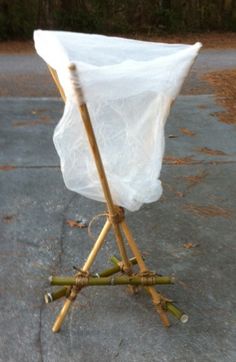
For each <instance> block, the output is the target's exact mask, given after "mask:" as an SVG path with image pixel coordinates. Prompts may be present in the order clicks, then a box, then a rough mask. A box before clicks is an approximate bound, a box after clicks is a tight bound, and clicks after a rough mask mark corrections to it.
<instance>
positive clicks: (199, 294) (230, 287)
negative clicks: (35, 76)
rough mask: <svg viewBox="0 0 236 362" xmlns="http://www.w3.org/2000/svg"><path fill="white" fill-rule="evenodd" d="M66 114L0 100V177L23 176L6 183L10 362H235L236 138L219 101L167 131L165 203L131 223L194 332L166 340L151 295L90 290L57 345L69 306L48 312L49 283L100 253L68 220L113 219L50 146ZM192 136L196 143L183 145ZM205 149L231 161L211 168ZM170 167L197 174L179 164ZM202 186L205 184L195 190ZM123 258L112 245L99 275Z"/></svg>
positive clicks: (193, 107) (2, 288) (174, 330)
mask: <svg viewBox="0 0 236 362" xmlns="http://www.w3.org/2000/svg"><path fill="white" fill-rule="evenodd" d="M62 110H63V104H62V103H61V102H60V101H59V100H57V99H53V98H52V99H46V98H45V99H40V98H0V115H1V133H0V145H1V154H0V158H1V160H0V165H8V166H9V165H11V166H14V167H15V168H12V169H9V170H1V171H0V190H1V193H0V228H1V232H0V238H1V250H0V259H1V263H0V269H1V272H0V283H1V284H0V293H1V299H0V305H1V313H0V326H1V328H0V361H1V362H15V361H20V362H38V361H39V362H41V361H44V362H64V361H66V362H70V361H71V362H74V361H75V362H78V361H83V362H84V361H85V362H93V361H94V362H95V361H96V362H97V361H99V362H100V361H103V362H106V361H107V362H110V361H120V362H124V361H128V362H144V361H145V362H149V361H150V362H152V361H157V362H165V361H168V362H195V361H196V362H203V361H204V362H213V361H214V362H222V361H227V362H228V361H232V362H234V361H235V360H236V347H235V346H236V345H235V340H236V328H235V327H236V320H235V308H236V306H235V294H236V293H235V272H236V267H235V235H236V222H235V221H236V219H235V215H236V207H235V198H236V184H235V178H236V163H235V160H236V158H235V155H236V148H235V139H236V128H235V126H230V125H226V124H223V123H221V122H219V121H218V120H217V118H216V116H215V115H214V114H215V112H217V111H219V108H218V106H216V104H215V101H214V98H213V96H211V95H204V96H181V97H179V98H178V101H177V102H176V104H175V106H174V109H173V111H172V113H171V116H170V119H169V121H168V123H167V128H166V156H167V158H166V162H165V163H164V165H163V169H162V174H161V179H162V181H163V186H164V193H163V197H162V198H161V200H160V201H159V202H156V203H153V204H149V205H145V206H144V207H143V208H142V209H141V210H140V211H138V212H136V213H128V214H127V220H128V223H129V225H130V226H131V228H132V230H133V233H134V235H135V236H136V238H137V242H138V244H139V246H140V247H141V249H142V250H143V252H144V254H145V257H146V261H147V264H148V265H149V266H150V268H151V269H152V270H155V271H157V272H159V273H162V274H168V273H170V274H175V275H176V277H177V283H176V285H174V286H165V287H162V288H160V289H162V290H163V292H164V293H165V294H166V295H167V296H169V297H170V298H173V299H174V300H175V301H176V302H178V304H179V306H180V307H181V308H183V309H184V310H185V311H186V312H187V313H188V314H189V316H190V320H189V322H188V323H187V324H185V325H183V324H181V323H180V322H178V321H176V320H175V319H172V318H171V321H172V327H171V328H169V329H168V330H165V329H164V328H163V327H162V326H161V324H160V321H159V317H158V315H157V314H156V312H155V311H154V309H153V307H152V305H151V301H150V299H149V297H148V296H147V295H146V294H145V293H144V292H143V291H142V292H140V293H139V294H138V295H135V296H130V295H129V294H128V292H127V290H126V288H124V287H114V288H108V287H107V288H106V287H104V288H90V289H89V288H88V289H87V290H84V291H83V292H82V293H81V294H80V296H79V298H78V299H77V301H76V302H75V304H74V306H73V309H72V310H71V313H70V314H69V316H68V318H67V319H66V321H65V323H64V325H63V328H62V330H61V333H60V334H56V335H55V334H52V332H51V326H52V323H53V321H54V319H55V317H56V315H57V313H58V312H59V310H60V307H61V301H58V302H55V303H52V304H50V305H45V304H44V301H43V294H44V292H45V291H47V290H49V289H50V288H49V286H48V281H47V280H48V276H49V275H51V274H59V275H60V274H61V275H63V274H64V275H65V274H70V273H71V272H72V266H73V265H79V266H81V265H82V264H83V261H84V260H85V258H86V256H87V253H88V251H89V249H90V248H91V245H92V244H93V242H92V241H91V240H90V239H89V237H88V235H87V230H86V229H82V230H81V229H71V228H70V227H69V226H68V225H66V220H67V219H76V218H79V217H80V216H83V217H85V218H87V219H88V220H90V219H91V218H92V217H93V216H94V215H95V214H96V213H98V212H100V211H103V210H104V207H103V205H102V204H101V203H97V202H93V201H91V200H88V199H85V198H83V197H81V196H79V195H76V194H74V193H72V192H70V191H68V190H66V189H65V187H64V184H63V180H62V176H61V173H60V170H59V167H58V157H57V155H56V153H55V150H54V147H53V144H52V139H51V137H52V133H53V128H54V126H55V124H56V123H57V121H58V119H59V118H60V115H61V112H62ZM183 127H186V128H188V129H189V130H191V131H193V132H194V133H195V135H194V136H193V137H190V136H187V135H183V134H182V133H181V130H180V128H183ZM169 135H174V136H175V138H169V137H168V136H169ZM203 147H208V148H209V149H213V150H218V151H223V152H224V153H225V154H224V155H213V156H210V155H207V154H204V153H202V152H200V151H199V149H200V148H203ZM171 157H172V158H173V157H174V158H183V157H190V162H189V163H188V164H184V165H175V164H170V163H169V162H168V160H170V159H171ZM194 175H202V179H201V180H200V182H198V183H195V184H194V183H191V182H189V178H188V176H194ZM190 180H191V178H190ZM202 207H208V208H209V207H211V209H212V208H213V210H218V211H219V210H220V216H213V215H214V214H213V215H212V214H211V215H205V214H204V212H201V210H203V209H202ZM196 210H198V212H196ZM199 210H200V211H199ZM101 225H102V220H100V221H99V222H97V223H96V224H95V226H94V228H93V232H94V234H97V233H98V232H99V230H100V227H101ZM186 243H191V244H192V246H193V247H192V248H190V249H186V248H185V247H184V244H186ZM113 253H116V249H115V244H114V240H113V238H111V237H109V238H108V242H107V244H106V246H105V247H104V249H103V251H102V253H101V254H100V255H99V257H98V259H97V261H96V263H95V265H94V268H93V271H100V270H101V268H102V267H103V265H104V264H105V263H106V262H107V261H108V258H109V256H110V255H112V254H113ZM108 265H109V264H108Z"/></svg>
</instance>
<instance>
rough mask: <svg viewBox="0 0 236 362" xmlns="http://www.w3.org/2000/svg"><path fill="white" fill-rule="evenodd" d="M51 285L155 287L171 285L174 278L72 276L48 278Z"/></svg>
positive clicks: (156, 276)
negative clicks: (157, 285)
mask: <svg viewBox="0 0 236 362" xmlns="http://www.w3.org/2000/svg"><path fill="white" fill-rule="evenodd" d="M49 281H50V283H51V285H76V286H78V287H84V286H99V285H101V286H104V285H125V284H126V285H127V284H129V285H136V286H137V285H143V286H148V285H156V284H172V283H174V278H173V277H169V276H158V275H150V276H140V275H131V276H129V275H121V276H117V277H114V276H110V277H99V278H98V277H96V276H81V277H80V276H78V277H76V276H74V277H58V276H51V277H49Z"/></svg>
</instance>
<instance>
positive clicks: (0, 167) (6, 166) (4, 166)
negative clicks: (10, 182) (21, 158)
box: [0, 165, 16, 171]
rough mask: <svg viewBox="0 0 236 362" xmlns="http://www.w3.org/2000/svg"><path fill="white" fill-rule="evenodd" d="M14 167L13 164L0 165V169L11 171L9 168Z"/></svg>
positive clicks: (12, 168)
mask: <svg viewBox="0 0 236 362" xmlns="http://www.w3.org/2000/svg"><path fill="white" fill-rule="evenodd" d="M15 169H16V167H15V166H11V165H0V171H11V170H15Z"/></svg>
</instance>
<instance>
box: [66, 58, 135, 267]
mask: <svg viewBox="0 0 236 362" xmlns="http://www.w3.org/2000/svg"><path fill="white" fill-rule="evenodd" d="M69 70H70V73H71V78H72V84H73V87H74V93H75V100H76V105H77V108H78V110H79V112H80V114H81V118H82V121H83V124H84V127H85V130H86V134H87V137H88V142H89V145H90V148H91V152H92V155H93V158H94V162H95V164H96V168H97V172H98V176H99V179H100V183H101V186H102V190H103V194H104V197H105V200H106V203H107V207H108V211H109V217H110V218H111V220H114V217H115V216H116V215H117V207H116V206H115V205H114V203H113V200H112V196H111V192H110V188H109V185H108V181H107V177H106V173H105V170H104V166H103V162H102V159H101V155H100V151H99V148H98V145H97V141H96V137H95V134H94V130H93V126H92V122H91V119H90V115H89V111H88V108H87V105H86V103H85V100H84V95H83V91H82V88H81V87H80V85H79V84H78V81H79V79H78V74H77V69H76V66H75V64H71V65H70V66H69ZM112 224H113V228H114V232H115V237H116V242H117V245H118V248H119V251H120V254H121V257H122V261H123V262H124V264H125V268H126V270H127V271H131V266H130V263H129V259H128V256H127V253H126V250H125V246H124V241H123V238H122V234H121V232H120V228H119V225H118V224H117V223H116V222H112Z"/></svg>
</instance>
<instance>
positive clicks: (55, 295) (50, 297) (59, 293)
mask: <svg viewBox="0 0 236 362" xmlns="http://www.w3.org/2000/svg"><path fill="white" fill-rule="evenodd" d="M114 260H118V259H117V258H116V257H115V256H112V257H111V261H114ZM129 262H130V263H131V264H132V265H135V264H137V260H136V258H131V259H129ZM120 271H122V263H121V262H119V260H118V263H117V264H116V265H114V266H113V268H109V269H106V270H104V271H103V272H101V273H96V276H97V277H98V278H102V277H108V276H111V275H113V274H116V273H118V272H120ZM67 291H68V288H67V287H64V288H60V289H58V290H56V291H54V292H52V293H46V294H45V296H44V299H45V303H46V304H48V303H51V302H54V301H55V300H57V299H60V298H62V297H64V296H65V295H66V294H67Z"/></svg>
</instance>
